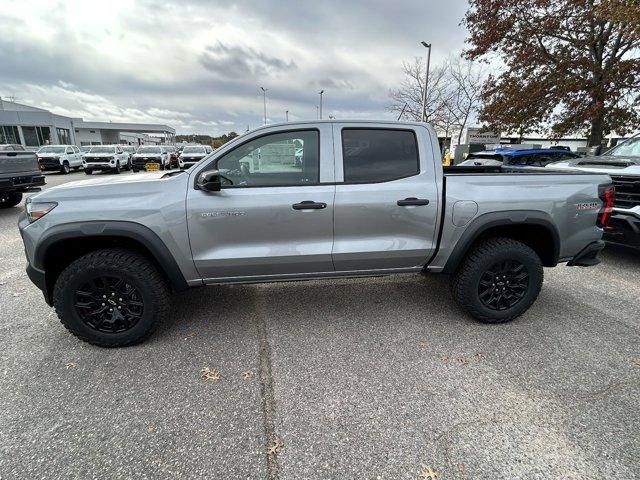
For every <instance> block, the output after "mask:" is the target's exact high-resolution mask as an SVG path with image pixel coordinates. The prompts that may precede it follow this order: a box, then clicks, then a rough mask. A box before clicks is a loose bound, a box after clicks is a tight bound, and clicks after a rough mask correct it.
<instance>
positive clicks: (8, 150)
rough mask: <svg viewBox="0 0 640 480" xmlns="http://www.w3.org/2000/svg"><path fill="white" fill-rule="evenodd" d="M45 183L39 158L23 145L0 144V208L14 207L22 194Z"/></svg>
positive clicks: (34, 189)
mask: <svg viewBox="0 0 640 480" xmlns="http://www.w3.org/2000/svg"><path fill="white" fill-rule="evenodd" d="M44 184H45V180H44V175H42V173H41V172H40V167H39V165H38V159H37V157H36V154H35V153H33V152H27V151H26V150H25V149H24V147H23V146H22V145H13V144H8V145H0V208H8V207H14V206H16V205H18V204H19V203H20V202H21V201H22V194H23V193H24V192H29V191H39V190H40V188H39V187H41V186H42V185H44Z"/></svg>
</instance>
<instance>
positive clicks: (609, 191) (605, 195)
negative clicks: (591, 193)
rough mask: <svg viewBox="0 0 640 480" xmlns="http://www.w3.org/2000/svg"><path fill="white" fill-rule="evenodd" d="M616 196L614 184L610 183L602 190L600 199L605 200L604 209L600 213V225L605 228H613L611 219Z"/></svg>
mask: <svg viewBox="0 0 640 480" xmlns="http://www.w3.org/2000/svg"><path fill="white" fill-rule="evenodd" d="M615 198H616V189H615V187H614V186H613V185H609V186H607V187H605V188H603V189H601V190H600V199H601V200H602V202H603V205H602V209H601V210H600V212H599V213H598V226H599V227H600V228H604V229H605V230H611V227H610V226H609V220H611V214H612V213H613V203H614V201H615Z"/></svg>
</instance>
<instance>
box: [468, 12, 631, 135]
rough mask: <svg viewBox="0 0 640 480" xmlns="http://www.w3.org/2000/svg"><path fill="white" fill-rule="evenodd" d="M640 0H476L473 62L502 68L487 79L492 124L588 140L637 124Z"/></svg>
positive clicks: (471, 24)
mask: <svg viewBox="0 0 640 480" xmlns="http://www.w3.org/2000/svg"><path fill="white" fill-rule="evenodd" d="M639 18H640V3H639V2H638V0H470V8H469V10H468V11H467V13H466V15H465V18H464V21H463V22H464V24H465V25H466V26H467V28H468V30H469V38H468V43H469V44H470V47H469V48H468V49H467V50H466V52H465V54H466V56H467V57H468V58H470V59H474V60H475V59H488V60H491V59H494V58H493V56H496V55H497V57H498V58H499V59H500V61H501V62H502V63H503V65H504V69H503V71H502V72H501V73H500V74H498V75H493V76H490V77H489V78H488V79H487V81H486V82H485V84H484V88H483V100H484V102H483V103H484V106H483V108H482V110H481V114H480V120H481V121H484V122H486V123H487V124H489V126H490V127H492V128H493V129H499V130H509V131H518V132H523V131H526V130H544V129H548V128H550V129H551V131H552V133H553V134H555V135H556V136H560V135H563V134H568V133H578V132H588V141H589V145H599V144H601V143H602V140H603V137H604V135H605V134H606V133H609V132H611V131H613V130H615V131H617V132H618V133H621V134H623V133H626V132H628V131H629V130H632V129H636V128H637V126H638V120H639V119H640V116H639V107H640V97H639V95H638V89H639V88H640V59H639V58H638V49H639V48H640V35H639V32H640V23H639V22H640V21H639V20H638V19H639Z"/></svg>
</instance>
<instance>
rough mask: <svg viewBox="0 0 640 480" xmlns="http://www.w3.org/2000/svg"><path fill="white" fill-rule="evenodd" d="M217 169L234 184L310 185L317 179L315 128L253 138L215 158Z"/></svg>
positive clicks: (230, 183) (237, 185) (245, 185)
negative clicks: (216, 159)
mask: <svg viewBox="0 0 640 480" xmlns="http://www.w3.org/2000/svg"><path fill="white" fill-rule="evenodd" d="M216 163H217V168H218V170H220V174H221V175H222V176H223V177H225V178H226V179H227V180H228V181H223V185H226V186H234V187H267V186H276V185H277V186H294V185H314V184H317V183H319V181H320V140H319V132H318V131H317V130H299V131H294V132H281V133H273V134H270V135H265V136H264V137H259V138H255V139H253V140H250V141H249V142H247V143H245V144H243V145H240V146H239V147H237V148H235V149H234V150H232V151H230V152H229V153H227V154H226V155H224V156H223V157H221V158H219V159H218V161H217V162H216Z"/></svg>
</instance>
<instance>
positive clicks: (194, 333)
mask: <svg viewBox="0 0 640 480" xmlns="http://www.w3.org/2000/svg"><path fill="white" fill-rule="evenodd" d="M195 336H196V332H187V334H186V335H185V337H184V339H185V340H186V339H187V338H192V337H195Z"/></svg>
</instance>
